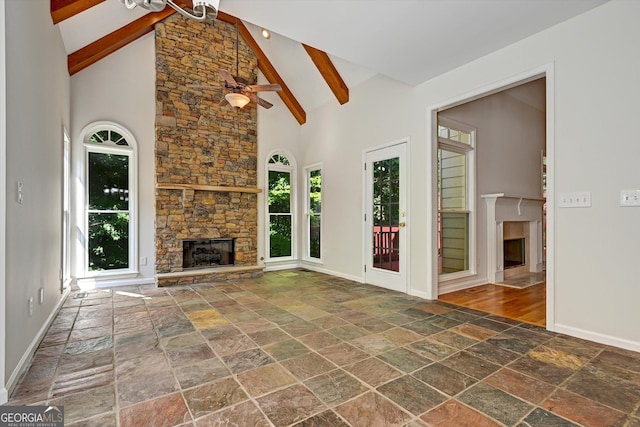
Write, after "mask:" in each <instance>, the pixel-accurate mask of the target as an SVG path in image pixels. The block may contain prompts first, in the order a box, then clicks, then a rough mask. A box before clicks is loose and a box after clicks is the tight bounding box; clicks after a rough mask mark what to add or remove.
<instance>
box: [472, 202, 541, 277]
mask: <svg viewBox="0 0 640 427" xmlns="http://www.w3.org/2000/svg"><path fill="white" fill-rule="evenodd" d="M481 197H482V198H483V199H484V201H485V203H486V206H487V281H488V282H489V283H501V282H502V281H504V279H505V276H506V277H510V276H514V275H516V274H519V273H524V272H531V273H537V272H540V271H543V270H544V255H543V251H542V249H543V242H542V214H543V205H544V202H545V200H544V198H542V197H539V198H538V197H528V196H517V195H509V194H505V193H493V194H483V195H482V196H481ZM516 239H518V240H520V241H521V242H524V244H523V249H524V250H523V251H522V252H523V258H524V264H523V265H519V266H512V265H507V264H510V262H509V263H507V262H505V261H506V258H505V243H504V242H505V240H516ZM509 267H512V268H509Z"/></svg>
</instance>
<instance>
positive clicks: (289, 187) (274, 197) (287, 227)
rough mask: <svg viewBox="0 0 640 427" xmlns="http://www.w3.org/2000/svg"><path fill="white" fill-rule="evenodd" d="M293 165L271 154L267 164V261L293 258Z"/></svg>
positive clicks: (286, 156)
mask: <svg viewBox="0 0 640 427" xmlns="http://www.w3.org/2000/svg"><path fill="white" fill-rule="evenodd" d="M295 182H296V180H295V164H294V163H293V157H292V156H291V155H289V154H285V153H281V152H278V153H275V154H273V155H272V156H271V157H269V160H268V162H267V184H268V189H269V193H268V195H267V203H268V209H267V212H268V225H269V227H268V231H269V234H268V238H267V243H268V247H269V256H268V258H269V259H272V260H273V259H277V258H280V259H284V258H292V257H295V254H294V248H295V235H294V233H293V230H294V229H295V215H294V207H295V197H294V196H295Z"/></svg>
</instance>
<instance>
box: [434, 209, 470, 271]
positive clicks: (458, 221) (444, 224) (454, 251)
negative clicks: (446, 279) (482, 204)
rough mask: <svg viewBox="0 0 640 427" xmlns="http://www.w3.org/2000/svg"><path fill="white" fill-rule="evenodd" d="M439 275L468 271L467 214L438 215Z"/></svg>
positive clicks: (445, 213)
mask: <svg viewBox="0 0 640 427" xmlns="http://www.w3.org/2000/svg"><path fill="white" fill-rule="evenodd" d="M440 220H441V224H440V227H441V230H440V263H439V264H440V274H447V273H455V272H458V271H466V270H468V269H469V263H468V259H469V214H468V213H453V212H442V213H441V214H440Z"/></svg>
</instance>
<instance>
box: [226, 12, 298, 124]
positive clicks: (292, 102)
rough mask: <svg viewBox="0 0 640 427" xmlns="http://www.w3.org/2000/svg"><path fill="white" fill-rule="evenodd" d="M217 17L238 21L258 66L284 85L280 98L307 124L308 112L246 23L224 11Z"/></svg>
mask: <svg viewBox="0 0 640 427" xmlns="http://www.w3.org/2000/svg"><path fill="white" fill-rule="evenodd" d="M217 19H218V20H220V21H223V22H226V23H228V24H232V25H236V22H237V24H238V32H239V33H240V35H241V36H242V38H243V39H244V41H245V42H246V43H247V45H248V46H249V49H251V50H252V51H253V53H254V54H255V55H256V57H257V58H258V68H259V69H260V71H262V74H264V76H265V77H266V78H267V80H268V81H269V83H277V84H279V85H280V86H281V87H282V90H281V91H278V92H276V93H277V94H278V96H280V99H282V102H284V104H285V105H286V106H287V108H288V109H289V111H291V114H293V117H295V119H296V120H297V121H298V123H300V124H301V125H303V124H305V123H306V122H307V113H306V112H305V111H304V109H303V108H302V105H300V103H299V102H298V100H297V99H296V97H295V96H293V93H292V92H291V90H290V89H289V87H288V86H287V84H286V83H285V82H284V80H283V79H282V77H280V74H278V71H276V69H275V67H274V66H273V64H272V63H271V61H269V58H267V55H265V53H264V52H263V51H262V49H261V48H260V46H259V45H258V42H256V40H255V39H254V38H253V36H252V35H251V33H250V32H249V29H248V28H247V27H246V25H244V23H243V22H242V21H241V20H239V19H236V17H234V16H232V15H229V14H227V13H224V12H218V18H217Z"/></svg>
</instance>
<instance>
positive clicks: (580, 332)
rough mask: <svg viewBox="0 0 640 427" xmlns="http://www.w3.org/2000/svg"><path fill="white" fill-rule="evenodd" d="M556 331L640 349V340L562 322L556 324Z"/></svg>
mask: <svg viewBox="0 0 640 427" xmlns="http://www.w3.org/2000/svg"><path fill="white" fill-rule="evenodd" d="M554 326H555V327H554V329H553V330H554V331H555V332H559V333H562V334H566V335H571V336H572V337H576V338H582V339H585V340H589V341H594V342H597V343H600V344H606V345H611V346H614V347H619V348H624V349H627V350H632V351H640V342H637V341H630V340H626V339H624V338H619V337H614V336H611V335H606V334H600V333H598V332H592V331H587V330H584V329H580V328H575V327H573V326H567V325H563V324H560V323H556V324H555V325H554Z"/></svg>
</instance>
